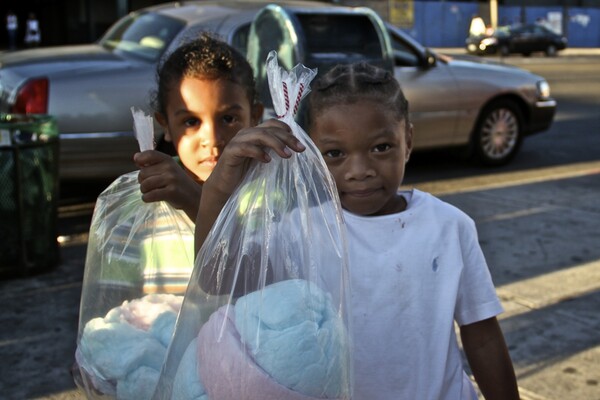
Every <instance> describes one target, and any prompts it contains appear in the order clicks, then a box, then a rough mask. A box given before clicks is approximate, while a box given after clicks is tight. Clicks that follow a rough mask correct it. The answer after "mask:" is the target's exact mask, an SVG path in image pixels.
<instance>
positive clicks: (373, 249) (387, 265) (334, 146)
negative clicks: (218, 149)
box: [196, 63, 519, 400]
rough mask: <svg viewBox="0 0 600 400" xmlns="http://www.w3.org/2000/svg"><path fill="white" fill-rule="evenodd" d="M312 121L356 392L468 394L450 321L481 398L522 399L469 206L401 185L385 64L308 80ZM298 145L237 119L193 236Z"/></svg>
mask: <svg viewBox="0 0 600 400" xmlns="http://www.w3.org/2000/svg"><path fill="white" fill-rule="evenodd" d="M311 90H312V91H311V93H310V95H309V103H308V133H309V135H310V137H311V139H312V140H313V141H314V142H315V144H316V145H317V147H318V148H319V150H320V151H321V154H322V155H323V157H324V159H325V162H326V164H327V167H328V168H329V171H330V172H331V174H332V175H333V177H334V179H335V182H336V186H337V190H338V194H339V198H340V201H341V204H342V207H343V209H344V219H345V222H346V227H347V240H348V251H349V254H348V259H349V269H350V295H351V308H350V314H351V319H352V321H351V327H352V334H353V350H352V352H353V358H354V396H353V399H355V400H378V399H382V400H398V399H401V400H414V399H419V400H434V399H435V400H441V399H446V400H459V399H461V400H462V399H464V400H476V399H477V394H476V392H475V389H474V386H473V384H472V383H471V381H470V379H469V377H468V376H467V374H466V373H465V371H464V369H463V365H462V359H461V352H460V348H459V345H458V341H457V337H456V334H455V329H454V324H455V323H457V324H458V326H459V327H460V335H461V339H462V344H463V348H464V352H465V355H466V358H467V360H468V362H469V365H470V368H471V370H472V372H473V375H474V377H475V380H476V381H477V384H478V386H479V388H480V390H481V392H482V394H483V395H484V397H485V398H486V399H487V400H492V399H502V400H512V399H518V398H519V393H518V388H517V383H516V378H515V374H514V369H513V366H512V362H511V359H510V355H509V353H508V350H507V347H506V344H505V341H504V337H503V334H502V332H501V329H500V327H499V324H498V321H497V319H496V316H497V315H498V314H499V313H501V312H502V306H501V304H500V301H499V300H498V297H497V295H496V292H495V289H494V286H493V283H492V280H491V276H490V273H489V271H488V268H487V264H486V261H485V258H484V255H483V252H482V250H481V248H480V246H479V244H478V240H477V232H476V228H475V224H474V222H473V220H472V219H471V218H469V217H468V216H467V215H466V214H464V213H463V212H461V211H460V210H458V209H457V208H455V207H454V206H452V205H450V204H447V203H445V202H443V201H441V200H440V199H437V198H435V197H434V196H432V195H430V194H427V193H424V192H421V191H419V190H416V189H413V190H399V187H400V185H401V184H402V180H403V177H404V171H405V164H406V163H407V162H408V159H409V156H410V153H411V149H412V136H413V127H412V124H411V123H410V120H409V111H408V102H407V100H406V98H405V97H404V94H403V92H402V90H401V87H400V85H399V83H398V82H397V81H396V80H395V79H394V77H393V76H392V75H391V74H390V73H389V72H386V71H384V70H382V69H379V68H377V67H374V66H372V65H368V64H365V63H360V64H351V65H339V66H337V67H335V68H333V69H332V70H330V71H329V72H328V73H327V74H325V75H323V76H322V77H321V78H319V79H318V80H317V81H316V82H314V83H313V84H312V85H311ZM266 148H273V149H275V151H276V152H277V153H278V154H279V155H280V156H282V157H288V156H289V154H291V150H294V151H301V150H302V149H301V148H300V147H299V146H298V144H297V141H295V140H294V138H293V136H291V134H289V132H288V131H286V130H285V127H282V126H281V125H272V126H271V128H270V130H269V131H267V130H265V129H262V128H253V129H250V130H242V131H241V132H240V133H239V134H238V135H237V136H235V137H234V138H233V139H232V140H231V142H230V143H229V145H228V146H226V148H225V149H224V151H223V154H222V156H221V159H220V160H219V162H218V163H217V167H216V168H215V170H214V172H213V174H212V175H211V176H210V178H209V179H208V180H207V182H206V185H205V189H204V194H203V197H202V200H201V204H200V211H199V217H198V218H199V221H203V224H202V225H201V226H199V223H198V222H197V226H196V228H197V230H196V233H197V235H196V244H197V247H198V248H199V246H200V245H201V244H202V243H203V241H204V239H205V238H206V235H207V233H208V229H210V226H212V223H213V222H214V220H215V218H216V215H218V212H219V211H220V209H221V208H222V206H223V205H224V203H225V201H226V200H227V198H228V197H229V196H230V195H231V193H232V192H233V189H234V188H235V186H236V184H237V183H238V182H239V181H240V179H241V177H242V176H243V173H244V165H245V162H246V161H247V159H248V158H254V159H257V160H260V161H263V162H268V161H269V157H268V156H267V153H266V150H265V149H266Z"/></svg>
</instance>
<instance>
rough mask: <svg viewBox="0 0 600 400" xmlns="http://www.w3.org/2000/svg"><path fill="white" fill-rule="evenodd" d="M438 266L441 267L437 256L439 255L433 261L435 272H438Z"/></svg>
mask: <svg viewBox="0 0 600 400" xmlns="http://www.w3.org/2000/svg"><path fill="white" fill-rule="evenodd" d="M438 268H439V265H438V258H437V257H435V258H434V259H433V263H431V269H432V270H433V272H437V270H438Z"/></svg>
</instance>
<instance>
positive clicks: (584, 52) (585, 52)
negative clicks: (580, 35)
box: [431, 47, 600, 57]
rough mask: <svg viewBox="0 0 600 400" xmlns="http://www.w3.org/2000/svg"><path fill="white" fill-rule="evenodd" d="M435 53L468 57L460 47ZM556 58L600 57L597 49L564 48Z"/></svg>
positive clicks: (443, 48) (435, 48)
mask: <svg viewBox="0 0 600 400" xmlns="http://www.w3.org/2000/svg"><path fill="white" fill-rule="evenodd" d="M431 49H432V50H434V51H435V52H437V53H441V54H447V55H469V53H468V52H467V50H466V49H465V48H462V47H432V48H431ZM557 54H558V56H559V57H560V56H567V57H573V56H598V55H600V48H598V47H575V48H566V49H564V50H560V51H559V52H558V53H557Z"/></svg>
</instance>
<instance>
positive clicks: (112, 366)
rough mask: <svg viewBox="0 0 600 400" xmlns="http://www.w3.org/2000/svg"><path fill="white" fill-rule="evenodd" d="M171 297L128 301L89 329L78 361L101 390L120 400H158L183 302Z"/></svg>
mask: <svg viewBox="0 0 600 400" xmlns="http://www.w3.org/2000/svg"><path fill="white" fill-rule="evenodd" d="M171 297H173V299H175V300H173V299H171V298H170V297H166V296H163V297H157V296H154V297H150V296H147V297H146V298H143V299H140V300H134V301H132V302H128V303H127V304H126V303H124V305H123V306H122V307H115V308H114V309H112V310H111V311H109V312H108V313H107V315H106V316H105V317H104V318H94V319H92V320H90V321H89V322H88V323H87V324H86V325H85V327H84V330H83V334H82V336H81V339H80V342H79V345H78V348H77V355H76V356H77V362H78V363H79V365H80V366H81V367H82V368H83V369H84V370H85V371H87V373H88V374H91V377H92V381H93V382H94V385H95V386H96V389H100V390H101V391H102V392H104V393H105V394H108V395H114V394H115V392H116V398H117V399H118V400H130V399H131V400H149V399H151V398H152V394H153V392H154V388H155V387H156V383H157V382H158V377H159V372H160V370H161V367H162V365H163V362H164V359H165V355H166V351H167V347H168V345H169V343H170V342H171V339H172V336H173V331H174V329H175V322H176V320H177V312H176V310H177V307H176V306H178V305H180V304H181V301H180V300H178V299H176V298H175V297H174V296H171ZM161 300H164V301H163V302H161ZM171 303H173V304H174V305H175V306H173V304H171Z"/></svg>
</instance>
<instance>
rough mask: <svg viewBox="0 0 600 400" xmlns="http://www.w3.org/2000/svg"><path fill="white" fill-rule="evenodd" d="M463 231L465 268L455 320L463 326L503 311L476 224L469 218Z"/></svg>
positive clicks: (462, 244)
mask: <svg viewBox="0 0 600 400" xmlns="http://www.w3.org/2000/svg"><path fill="white" fill-rule="evenodd" d="M460 230H461V232H460V237H461V251H462V256H463V263H464V266H463V271H462V275H461V278H460V285H459V291H458V300H457V302H456V309H455V310H454V318H455V319H456V322H457V323H458V324H459V325H460V326H463V325H468V324H471V323H474V322H477V321H482V320H484V319H487V318H491V317H494V316H496V315H498V314H500V313H502V311H503V308H502V304H501V303H500V300H499V299H498V296H497V294H496V289H495V287H494V284H493V282H492V277H491V274H490V271H489V269H488V265H487V262H486V260H485V257H484V255H483V251H482V249H481V246H480V245H479V241H478V235H477V230H476V228H475V223H474V222H473V220H472V219H471V218H468V217H467V219H466V221H465V223H463V224H462V226H461V228H460Z"/></svg>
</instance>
